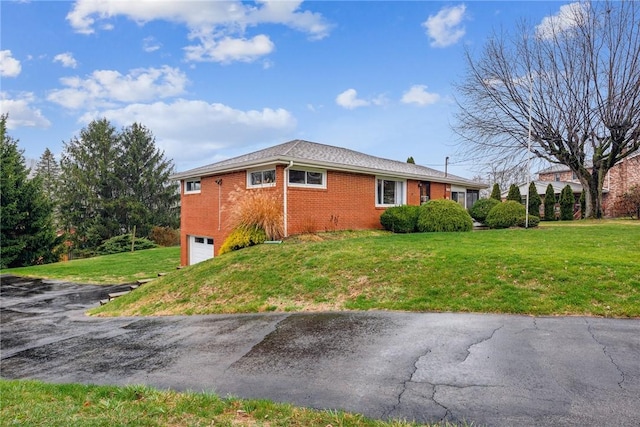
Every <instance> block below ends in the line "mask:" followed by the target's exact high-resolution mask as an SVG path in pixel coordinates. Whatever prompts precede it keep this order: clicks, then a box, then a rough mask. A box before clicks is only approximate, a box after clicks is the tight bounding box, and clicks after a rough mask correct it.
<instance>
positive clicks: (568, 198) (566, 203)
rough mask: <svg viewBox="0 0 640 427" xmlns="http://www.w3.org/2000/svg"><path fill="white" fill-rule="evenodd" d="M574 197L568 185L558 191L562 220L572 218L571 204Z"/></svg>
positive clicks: (574, 201) (573, 201)
mask: <svg viewBox="0 0 640 427" xmlns="http://www.w3.org/2000/svg"><path fill="white" fill-rule="evenodd" d="M575 203H576V198H575V196H574V195H573V190H572V189H571V186H570V185H568V184H567V185H566V186H565V187H564V188H563V189H562V192H561V193H560V219H561V220H562V221H571V220H573V205H574V204H575Z"/></svg>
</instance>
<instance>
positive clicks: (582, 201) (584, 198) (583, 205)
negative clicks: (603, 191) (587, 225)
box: [580, 189, 587, 219]
mask: <svg viewBox="0 0 640 427" xmlns="http://www.w3.org/2000/svg"><path fill="white" fill-rule="evenodd" d="M586 211H587V196H586V193H585V191H584V189H583V190H582V193H581V194H580V219H584V214H585V212H586Z"/></svg>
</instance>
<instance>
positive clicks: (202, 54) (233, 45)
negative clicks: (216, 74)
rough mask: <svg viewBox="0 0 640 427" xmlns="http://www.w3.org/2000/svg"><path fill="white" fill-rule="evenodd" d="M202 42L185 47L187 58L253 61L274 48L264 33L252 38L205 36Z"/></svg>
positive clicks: (228, 61)
mask: <svg viewBox="0 0 640 427" xmlns="http://www.w3.org/2000/svg"><path fill="white" fill-rule="evenodd" d="M201 42H202V43H201V44H200V45H197V46H187V47H185V48H184V49H185V52H186V59H187V60H190V61H213V62H222V63H230V62H233V61H242V62H252V61H254V60H255V59H257V58H259V57H261V56H264V55H268V54H269V53H271V52H272V51H273V49H274V45H273V43H272V42H271V40H270V39H269V37H267V36H265V35H263V34H259V35H257V36H255V37H254V38H252V39H250V40H247V39H238V38H230V37H224V38H222V39H219V40H216V39H215V38H214V37H208V36H207V37H203V38H202V39H201Z"/></svg>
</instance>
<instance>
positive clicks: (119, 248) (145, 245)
mask: <svg viewBox="0 0 640 427" xmlns="http://www.w3.org/2000/svg"><path fill="white" fill-rule="evenodd" d="M157 247H158V245H156V244H155V243H153V242H152V241H151V240H149V239H145V238H142V237H136V238H135V240H134V242H133V250H134V251H141V250H143V249H153V248H157ZM130 251H131V234H121V235H120V236H116V237H112V238H110V239H108V240H105V241H104V242H102V244H101V245H100V246H98V248H97V249H96V252H95V254H96V255H109V254H119V253H122V252H130Z"/></svg>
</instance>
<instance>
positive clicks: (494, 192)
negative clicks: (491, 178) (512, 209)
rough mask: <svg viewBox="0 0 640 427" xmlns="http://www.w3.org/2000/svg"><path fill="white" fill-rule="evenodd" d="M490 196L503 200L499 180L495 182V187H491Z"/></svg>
mask: <svg viewBox="0 0 640 427" xmlns="http://www.w3.org/2000/svg"><path fill="white" fill-rule="evenodd" d="M489 198H490V199H494V200H497V201H499V202H501V201H502V195H501V192H500V185H499V184H498V183H497V182H496V183H495V184H493V188H492V189H491V196H490V197H489Z"/></svg>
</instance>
